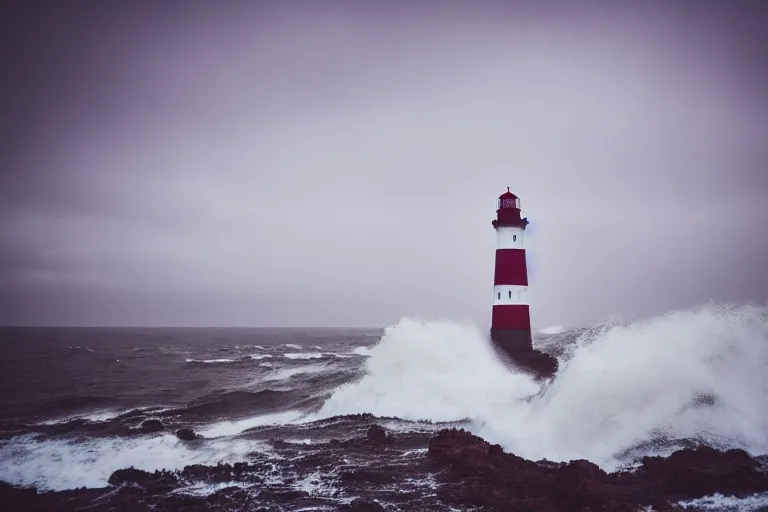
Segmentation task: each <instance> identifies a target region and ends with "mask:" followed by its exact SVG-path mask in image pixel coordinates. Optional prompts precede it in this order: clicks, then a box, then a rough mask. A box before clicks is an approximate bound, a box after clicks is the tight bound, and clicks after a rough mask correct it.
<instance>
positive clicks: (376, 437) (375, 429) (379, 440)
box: [365, 425, 394, 444]
mask: <svg viewBox="0 0 768 512" xmlns="http://www.w3.org/2000/svg"><path fill="white" fill-rule="evenodd" d="M365 437H366V439H368V441H371V442H372V443H376V444H389V443H391V442H392V441H393V440H394V439H393V437H392V436H390V435H389V434H387V431H386V430H384V428H383V427H381V426H379V425H371V426H370V427H368V432H367V433H366V435H365Z"/></svg>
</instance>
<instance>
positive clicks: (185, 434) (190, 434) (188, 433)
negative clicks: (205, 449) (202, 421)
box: [176, 428, 199, 441]
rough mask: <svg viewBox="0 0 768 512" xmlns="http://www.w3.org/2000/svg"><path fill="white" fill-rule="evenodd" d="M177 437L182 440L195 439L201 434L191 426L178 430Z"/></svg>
mask: <svg viewBox="0 0 768 512" xmlns="http://www.w3.org/2000/svg"><path fill="white" fill-rule="evenodd" d="M176 437H178V438H179V439H181V440H182V441H194V440H195V439H197V438H198V437H199V436H198V435H197V434H195V431H194V430H192V429H191V428H180V429H178V430H177V431H176Z"/></svg>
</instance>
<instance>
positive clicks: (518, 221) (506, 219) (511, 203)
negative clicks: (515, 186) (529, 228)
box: [492, 187, 528, 229]
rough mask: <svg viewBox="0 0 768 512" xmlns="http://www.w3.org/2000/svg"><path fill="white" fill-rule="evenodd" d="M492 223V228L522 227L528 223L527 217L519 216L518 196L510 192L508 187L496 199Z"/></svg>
mask: <svg viewBox="0 0 768 512" xmlns="http://www.w3.org/2000/svg"><path fill="white" fill-rule="evenodd" d="M492 224H493V227H494V228H499V227H502V226H510V227H518V228H522V229H525V226H526V225H527V224H528V219H525V218H520V198H519V197H517V196H516V195H515V194H513V193H512V192H510V191H509V187H507V191H506V192H504V193H503V194H501V195H500V196H499V199H498V200H497V201H496V219H495V220H494V221H493V222H492Z"/></svg>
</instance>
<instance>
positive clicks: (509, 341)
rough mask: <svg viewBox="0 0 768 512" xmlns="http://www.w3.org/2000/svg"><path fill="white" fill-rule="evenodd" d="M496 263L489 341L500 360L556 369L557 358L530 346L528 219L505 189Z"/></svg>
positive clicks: (547, 371)
mask: <svg viewBox="0 0 768 512" xmlns="http://www.w3.org/2000/svg"><path fill="white" fill-rule="evenodd" d="M492 225H493V228H494V229H495V230H496V263H495V266H494V278H493V314H492V316H491V340H492V341H493V344H494V346H495V347H496V349H497V350H498V351H500V352H501V355H502V356H503V357H504V359H507V360H508V361H511V362H512V363H513V364H515V366H517V367H518V368H522V369H523V370H527V371H530V370H533V371H534V372H535V373H537V374H538V375H539V376H548V375H551V374H553V373H555V372H556V371H557V366H558V365H557V359H555V358H554V357H552V356H550V355H549V354H544V353H542V352H539V351H538V350H534V349H533V339H532V336H531V316H530V311H529V306H528V267H527V266H526V262H525V246H524V243H523V242H524V235H525V227H526V226H527V225H528V219H527V218H524V217H521V216H520V198H518V197H517V196H516V195H515V194H513V193H512V192H510V191H509V187H507V191H506V192H504V193H503V194H501V196H499V199H498V202H497V204H496V218H495V219H494V220H493V222H492Z"/></svg>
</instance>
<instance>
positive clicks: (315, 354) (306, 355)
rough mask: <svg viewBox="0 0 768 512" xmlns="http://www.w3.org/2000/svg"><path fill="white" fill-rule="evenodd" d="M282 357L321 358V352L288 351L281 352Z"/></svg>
mask: <svg viewBox="0 0 768 512" xmlns="http://www.w3.org/2000/svg"><path fill="white" fill-rule="evenodd" d="M283 357H286V358H288V359H321V358H322V357H323V354H321V353H320V352H293V353H291V352H289V353H287V354H283Z"/></svg>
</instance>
